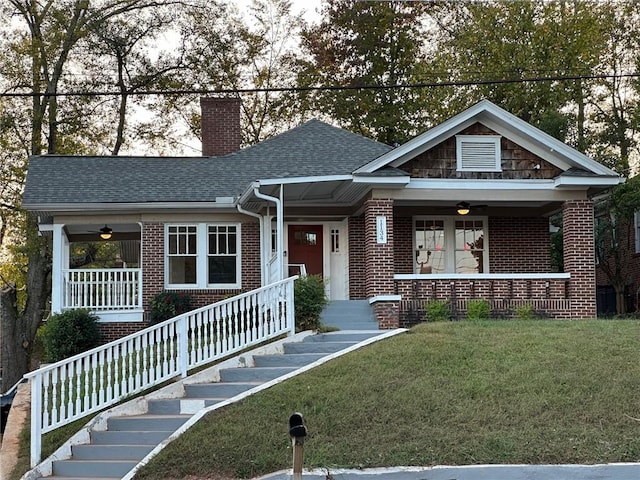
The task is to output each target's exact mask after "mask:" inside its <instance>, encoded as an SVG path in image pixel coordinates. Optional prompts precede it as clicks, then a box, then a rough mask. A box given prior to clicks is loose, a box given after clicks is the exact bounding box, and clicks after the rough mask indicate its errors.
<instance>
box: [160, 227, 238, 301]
mask: <svg viewBox="0 0 640 480" xmlns="http://www.w3.org/2000/svg"><path fill="white" fill-rule="evenodd" d="M165 232H166V242H165V244H166V266H167V267H166V272H165V284H166V286H167V288H240V265H241V264H240V225H239V224H226V223H220V224H204V223H198V224H193V225H167V226H166V229H165Z"/></svg>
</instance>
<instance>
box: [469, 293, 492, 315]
mask: <svg viewBox="0 0 640 480" xmlns="http://www.w3.org/2000/svg"><path fill="white" fill-rule="evenodd" d="M489 315H491V305H489V300H486V299H484V298H479V299H474V300H469V302H468V303H467V318H468V319H469V320H486V319H488V318H489Z"/></svg>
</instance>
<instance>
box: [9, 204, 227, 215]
mask: <svg viewBox="0 0 640 480" xmlns="http://www.w3.org/2000/svg"><path fill="white" fill-rule="evenodd" d="M22 206H23V208H24V209H25V210H29V211H36V212H87V213H89V212H92V211H96V212H105V211H117V212H120V211H132V210H133V211H138V210H176V209H185V208H186V209H189V210H211V209H222V208H230V207H233V208H235V202H234V203H216V202H141V203H41V204H23V205H22Z"/></svg>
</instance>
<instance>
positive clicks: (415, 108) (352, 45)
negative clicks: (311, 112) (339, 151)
mask: <svg viewBox="0 0 640 480" xmlns="http://www.w3.org/2000/svg"><path fill="white" fill-rule="evenodd" d="M427 11H428V7H427V6H426V5H424V4H422V3H421V2H410V3H409V2H361V1H358V0H330V1H327V2H326V3H325V4H324V5H323V11H322V13H323V19H322V21H321V22H319V23H317V24H314V25H312V26H310V27H309V28H307V30H306V31H304V33H303V40H302V45H303V47H304V49H305V50H306V51H305V52H304V53H305V57H306V58H308V59H309V60H304V61H303V62H304V64H305V69H304V71H303V72H302V73H301V74H300V76H299V80H298V82H299V85H393V84H411V83H419V82H420V80H422V69H423V65H424V64H425V63H427V62H428V58H427V55H426V52H425V50H424V49H423V48H422V42H423V41H424V35H425V32H424V30H423V25H424V24H425V22H427V21H428V18H427ZM365 59H366V60H365ZM425 94H426V90H425V89H421V90H418V89H384V90H368V89H364V90H350V91H341V92H338V91H326V90H325V91H322V90H320V91H316V92H312V93H309V94H307V95H306V96H307V97H308V99H309V100H310V102H311V104H312V105H313V107H314V108H315V109H316V110H317V111H321V112H324V113H326V114H328V115H329V116H330V117H332V118H333V119H335V120H336V121H337V122H338V123H339V124H340V125H341V126H343V127H345V128H347V129H349V130H352V131H354V132H357V133H360V134H363V135H365V136H369V137H372V138H375V139H376V140H378V141H380V142H383V143H387V144H389V145H393V144H394V143H397V142H400V143H401V142H404V141H406V140H407V139H408V138H410V137H411V136H413V135H414V134H416V133H417V132H419V131H420V130H423V129H424V127H425V124H424V123H425V122H426V121H427V119H428V115H426V114H425V112H426V111H428V110H426V109H425V106H426V105H425V101H424V95H425ZM429 113H430V112H429Z"/></svg>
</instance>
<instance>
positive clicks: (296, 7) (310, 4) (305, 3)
mask: <svg viewBox="0 0 640 480" xmlns="http://www.w3.org/2000/svg"><path fill="white" fill-rule="evenodd" d="M232 1H233V2H234V3H235V4H236V5H238V7H239V8H240V10H241V11H244V10H246V9H247V7H248V6H249V5H251V1H252V0H232ZM291 3H292V6H293V11H294V12H301V11H303V10H304V12H305V13H304V18H305V20H307V21H312V20H317V19H318V17H319V15H318V13H317V12H318V10H320V5H321V4H322V0H291Z"/></svg>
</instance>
